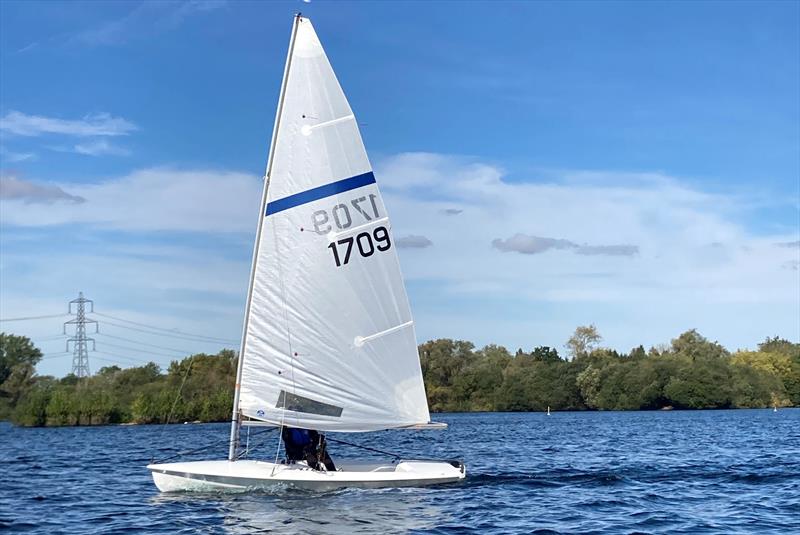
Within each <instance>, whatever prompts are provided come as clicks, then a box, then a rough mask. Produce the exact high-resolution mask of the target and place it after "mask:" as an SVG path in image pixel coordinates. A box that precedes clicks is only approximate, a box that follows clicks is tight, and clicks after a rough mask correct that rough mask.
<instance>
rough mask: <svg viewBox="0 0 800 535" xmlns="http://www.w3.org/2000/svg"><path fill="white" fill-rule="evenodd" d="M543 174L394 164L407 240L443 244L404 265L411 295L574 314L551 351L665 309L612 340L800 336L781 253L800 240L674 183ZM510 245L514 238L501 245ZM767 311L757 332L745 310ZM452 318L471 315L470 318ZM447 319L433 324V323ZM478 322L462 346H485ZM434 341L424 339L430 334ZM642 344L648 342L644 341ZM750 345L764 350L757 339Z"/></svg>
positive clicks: (397, 205) (395, 210) (654, 177)
mask: <svg viewBox="0 0 800 535" xmlns="http://www.w3.org/2000/svg"><path fill="white" fill-rule="evenodd" d="M539 174H540V175H543V176H545V177H546V180H541V176H539V177H537V176H533V177H529V179H537V178H538V179H539V180H540V181H535V180H529V181H525V182H521V181H515V182H508V181H505V180H503V170H502V169H501V168H500V167H498V166H495V165H488V164H485V163H483V162H479V161H475V160H473V159H469V158H463V157H449V156H443V155H436V154H402V155H399V156H397V157H394V158H390V159H388V160H386V161H384V162H382V164H381V165H379V166H378V168H377V170H376V177H377V178H378V181H379V183H380V184H381V186H382V189H383V190H384V192H385V196H386V205H387V208H388V209H389V212H390V215H391V216H392V221H393V229H394V232H395V234H418V235H424V236H426V237H428V238H429V239H430V240H432V241H433V242H435V243H436V247H435V248H431V249H430V251H428V252H427V253H426V255H425V257H424V258H418V257H415V256H413V255H408V256H403V255H401V260H402V261H403V273H404V274H405V275H406V277H407V278H408V279H409V280H410V281H412V283H413V281H418V283H419V284H425V281H434V282H435V285H436V287H437V288H439V289H441V290H442V291H443V292H446V294H447V295H450V296H451V298H452V299H454V300H458V302H461V300H463V299H467V300H476V299H477V300H481V301H484V300H486V299H489V300H496V301H501V302H503V301H510V302H514V303H517V306H523V305H522V304H521V303H527V305H525V308H526V309H528V310H531V311H535V310H537V309H542V307H546V309H547V310H553V307H557V309H558V310H563V311H567V310H569V311H570V318H568V319H567V320H562V321H561V322H560V328H559V331H558V333H550V334H549V335H548V336H554V335H555V336H556V337H557V339H556V340H555V341H554V340H548V342H549V343H551V345H552V344H553V343H555V342H557V341H558V340H561V341H562V342H563V340H566V338H567V337H568V336H569V331H570V330H571V329H574V327H575V326H576V325H578V324H580V323H590V322H596V323H598V324H606V325H608V323H609V321H615V319H616V321H622V320H621V319H620V316H621V315H622V314H623V312H620V311H627V310H630V311H634V310H641V309H643V308H646V309H652V307H654V306H656V307H658V308H659V309H660V310H661V311H663V313H664V315H663V316H664V317H661V318H660V319H659V322H660V323H659V324H658V325H653V324H648V323H645V322H644V321H643V320H642V319H639V318H636V317H633V318H626V319H625V320H624V322H626V323H629V322H632V323H630V324H629V325H627V326H626V328H627V329H629V331H628V332H625V329H619V331H620V333H621V334H619V335H618V338H617V339H615V338H614V337H611V338H609V340H610V342H611V343H614V342H615V341H617V340H622V341H621V342H620V345H621V347H623V348H625V346H626V344H627V342H628V341H630V342H631V343H633V342H635V343H637V344H638V343H640V342H642V343H645V344H647V343H651V342H652V343H657V342H662V341H665V340H668V339H669V337H671V336H674V335H676V334H678V332H680V331H678V332H675V331H674V330H673V331H671V332H663V331H664V330H665V329H675V328H680V327H675V326H676V325H677V326H684V327H685V328H687V329H688V328H691V327H695V326H696V327H702V326H703V325H705V324H711V323H712V322H717V323H715V324H714V325H715V327H718V323H720V322H723V320H727V321H729V326H728V327H727V330H726V332H710V333H708V334H709V335H710V336H712V335H713V336H714V337H716V338H719V339H720V340H723V339H726V338H727V340H728V343H729V345H733V346H735V345H736V344H738V343H740V340H741V336H743V335H744V334H743V333H751V332H752V331H753V329H754V328H755V325H756V324H758V326H760V330H761V334H760V335H761V336H766V335H768V334H770V333H773V334H775V333H782V334H783V335H784V336H788V337H793V338H797V337H798V336H800V332H798V328H797V326H798V325H800V317H798V314H800V310H798V307H797V296H798V295H800V281H799V280H798V278H797V276H796V272H794V271H793V270H790V269H786V268H785V267H784V265H785V263H786V262H790V261H792V260H794V259H795V258H794V256H793V255H795V254H794V253H795V252H794V251H792V250H791V248H790V247H782V248H780V247H775V246H774V244H775V243H782V242H793V240H795V239H796V236H797V232H798V229H794V230H793V231H792V230H788V231H787V232H786V233H776V234H773V235H766V236H764V235H759V234H756V233H754V232H752V231H750V230H749V229H748V228H747V227H746V226H745V225H744V224H743V223H742V221H743V220H745V219H744V218H743V217H742V215H743V214H745V213H747V210H748V206H747V205H746V204H745V203H744V202H743V201H742V199H740V198H738V197H737V196H734V195H721V194H711V193H707V192H703V191H700V190H698V189H696V188H693V187H690V186H688V185H686V183H685V182H682V181H681V180H678V179H675V178H673V177H669V176H667V175H663V174H658V173H642V174H637V173H613V172H588V171H561V172H547V173H539ZM759 202H761V201H759ZM453 205H456V206H463V207H465V210H464V212H463V213H462V214H460V215H459V216H458V217H455V218H454V217H447V216H446V215H445V213H444V212H443V211H444V210H446V209H447V208H450V207H452V206H453ZM515 235H516V236H515ZM498 236H511V238H510V239H507V240H501V241H499V242H494V243H495V246H494V247H493V246H492V243H493V241H494V240H497V237H498ZM543 236H556V237H565V238H569V239H568V240H567V239H561V240H559V239H558V238H542V237H543ZM712 243H713V244H715V245H714V246H712V245H711V244H712ZM603 244H612V245H603ZM613 244H620V245H613ZM498 245H499V246H500V248H501V249H502V248H503V247H505V248H506V250H515V251H518V252H528V253H535V252H541V251H544V250H547V249H552V250H555V251H557V250H558V249H563V251H564V252H567V251H572V252H575V253H580V254H556V253H553V254H519V255H512V254H503V253H502V252H501V250H498V249H497V247H498ZM795 256H796V255H795ZM597 273H604V274H606V275H605V276H603V277H597V276H595V275H596V274H597ZM567 274H569V275H567ZM413 297H414V296H413V294H412V300H413ZM762 305H763V306H767V307H768V308H769V307H771V308H772V310H774V312H772V313H770V314H766V315H763V316H762V317H759V318H758V320H757V321H755V322H753V321H752V320H751V319H745V318H744V317H743V315H742V312H741V309H740V308H737V307H745V308H755V307H759V306H762ZM688 309H691V310H692V314H689V313H687V310H688ZM611 311H614V312H613V313H612V312H611ZM700 311H704V312H705V315H703V314H699V312H700ZM472 313H474V314H478V315H479V314H481V313H485V312H482V311H479V310H475V311H473V312H470V314H472ZM453 314H456V315H457V314H462V315H465V314H468V313H467V312H466V309H465V308H463V307H462V309H460V310H458V311H457V312H453ZM529 314H530V317H536V316H537V314H536V313H535V312H530V313H529ZM581 314H583V315H581ZM598 314H602V316H598ZM625 314H627V312H625ZM712 316H713V321H712ZM745 316H747V317H748V318H750V314H746V315H745ZM439 317H440V316H439V315H434V316H433V317H432V319H431V322H439V320H438V319H437V318H439ZM689 318H693V319H692V321H695V322H696V323H694V324H692V323H690V322H689ZM743 322H750V323H749V324H748V325H747V326H744V325H742V323H743ZM419 323H421V322H420V321H418V324H419ZM470 323H472V320H471V319H470V318H467V317H464V316H462V317H461V319H460V320H459V321H456V320H455V319H454V320H453V326H452V329H453V331H451V332H450V334H451V335H453V336H455V335H458V336H463V337H469V336H474V335H470V332H469V331H468V330H461V328H460V327H459V325H462V324H463V325H469V324H470ZM437 324H438V323H437ZM536 325H537V322H533V323H531V329H536V330H537V331H538V327H536ZM493 328H494V324H493V326H492V327H489V326H487V327H486V328H485V329H484V331H488V332H489V334H488V335H487V336H486V338H483V339H484V340H486V341H489V340H492V339H494V340H495V341H499V342H504V341H503V340H501V339H498V338H493V337H492V336H491V330H492V329H493ZM631 329H632V330H631ZM434 332H435V331H433V332H432V331H428V330H426V329H424V328H423V327H422V326H421V327H420V334H421V335H422V336H429V335H431V334H434ZM637 333H645V335H644V336H639V337H638V341H636V339H637ZM659 333H660V334H659ZM524 336H525V335H524V334H520V333H518V334H517V335H516V337H517V338H518V339H519V338H523V337H524ZM505 343H509V342H505ZM747 343H748V344H749V345H750V346H752V345H753V344H754V343H755V340H749V341H748V342H747ZM741 345H746V344H745V343H744V342H742V343H741Z"/></svg>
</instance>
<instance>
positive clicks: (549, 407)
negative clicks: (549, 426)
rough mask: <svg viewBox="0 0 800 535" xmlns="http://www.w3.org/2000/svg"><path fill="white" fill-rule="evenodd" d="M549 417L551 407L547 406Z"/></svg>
mask: <svg viewBox="0 0 800 535" xmlns="http://www.w3.org/2000/svg"><path fill="white" fill-rule="evenodd" d="M547 415H548V416H550V405H548V406H547Z"/></svg>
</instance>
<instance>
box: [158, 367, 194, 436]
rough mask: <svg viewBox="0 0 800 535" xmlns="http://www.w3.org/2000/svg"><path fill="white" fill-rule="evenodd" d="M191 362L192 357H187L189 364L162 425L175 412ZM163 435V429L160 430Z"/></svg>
mask: <svg viewBox="0 0 800 535" xmlns="http://www.w3.org/2000/svg"><path fill="white" fill-rule="evenodd" d="M192 364H194V359H191V358H190V359H189V365H188V366H187V367H186V372H185V373H184V374H183V381H181V386H180V387H178V393H177V394H175V401H173V402H172V408H171V409H170V410H169V415H168V416H167V421H166V422H164V425H167V424H168V423H169V420H170V418H172V413H173V412H175V406H176V405H177V404H178V400H179V399H180V397H181V391H182V390H183V385H185V384H186V379H187V378H188V377H189V371H190V370H191V369H192ZM161 434H162V437H163V434H164V433H163V431H162V433H161Z"/></svg>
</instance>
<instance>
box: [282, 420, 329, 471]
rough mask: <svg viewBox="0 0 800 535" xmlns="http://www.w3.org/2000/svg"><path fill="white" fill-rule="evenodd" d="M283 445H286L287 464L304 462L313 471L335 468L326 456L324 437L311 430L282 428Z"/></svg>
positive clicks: (326, 447) (326, 449) (326, 446)
mask: <svg viewBox="0 0 800 535" xmlns="http://www.w3.org/2000/svg"><path fill="white" fill-rule="evenodd" d="M282 435H283V443H284V444H285V445H286V460H287V462H290V463H292V462H297V461H305V462H306V463H308V466H310V467H311V468H314V469H315V470H321V469H322V466H324V467H325V470H328V471H334V470H336V466H335V465H334V464H333V460H332V459H331V457H330V455H328V444H327V442H326V441H325V435H322V434H320V433H317V432H316V431H314V430H313V429H300V428H297V427H284V428H283V432H282Z"/></svg>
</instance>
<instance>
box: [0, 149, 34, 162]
mask: <svg viewBox="0 0 800 535" xmlns="http://www.w3.org/2000/svg"><path fill="white" fill-rule="evenodd" d="M35 159H36V154H35V153H33V152H14V151H10V150H8V149H7V148H5V147H3V146H0V163H19V162H26V161H31V160H35Z"/></svg>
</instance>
